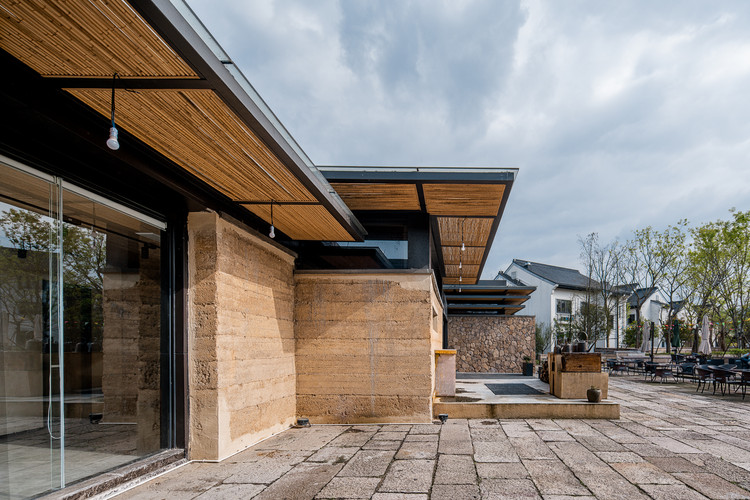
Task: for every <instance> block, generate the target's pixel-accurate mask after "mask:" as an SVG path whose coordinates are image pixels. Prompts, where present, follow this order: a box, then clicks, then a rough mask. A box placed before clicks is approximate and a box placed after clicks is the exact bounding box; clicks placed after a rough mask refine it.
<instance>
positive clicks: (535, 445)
mask: <svg viewBox="0 0 750 500" xmlns="http://www.w3.org/2000/svg"><path fill="white" fill-rule="evenodd" d="M508 440H509V441H510V444H511V445H512V446H513V448H514V449H515V450H516V453H517V454H518V456H519V457H520V458H528V459H544V458H549V459H552V458H557V457H556V455H555V452H553V451H552V450H551V449H550V447H549V446H547V444H546V443H545V442H544V441H543V440H542V439H541V438H540V437H539V436H537V435H536V434H534V433H530V435H528V436H521V437H511V438H508Z"/></svg>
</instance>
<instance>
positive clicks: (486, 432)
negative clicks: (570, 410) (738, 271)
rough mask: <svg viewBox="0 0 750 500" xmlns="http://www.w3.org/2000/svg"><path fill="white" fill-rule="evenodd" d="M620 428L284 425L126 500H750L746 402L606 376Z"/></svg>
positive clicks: (553, 423)
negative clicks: (616, 404)
mask: <svg viewBox="0 0 750 500" xmlns="http://www.w3.org/2000/svg"><path fill="white" fill-rule="evenodd" d="M610 398H612V399H614V400H616V401H618V402H619V403H620V404H621V418H620V419H619V420H575V419H574V420H556V419H552V420H542V419H525V420H491V419H476V420H466V419H450V420H448V422H447V423H446V424H445V425H438V424H420V425H393V424H391V425H353V426H346V425H331V426H322V425H321V426H315V425H314V426H312V427H310V428H305V429H291V430H288V431H285V432H283V433H281V434H279V435H277V436H274V437H272V438H270V439H267V440H266V441H264V442H262V443H260V444H258V445H256V446H254V447H253V448H251V449H248V450H246V451H243V452H241V453H239V454H237V455H235V456H233V457H231V458H229V459H227V460H225V461H223V462H221V463H195V462H194V463H190V464H187V465H185V466H182V467H180V468H178V469H176V470H173V471H171V472H169V473H167V474H165V475H163V476H160V477H158V478H156V479H154V480H152V481H151V482H149V483H146V484H143V485H141V486H139V487H137V488H134V489H131V490H129V491H127V492H125V493H123V494H121V495H119V496H118V497H117V498H118V499H120V500H124V499H157V498H158V499H161V498H169V499H192V498H200V499H210V498H221V499H225V498H256V499H313V498H315V499H329V498H372V499H375V500H396V499H405V500H410V499H414V500H417V499H450V500H461V499H479V498H482V499H505V498H507V499H519V498H544V499H547V500H563V499H570V498H577V499H581V500H583V499H592V498H600V499H627V500H633V499H641V498H643V499H645V498H654V499H679V500H686V499H699V498H711V499H724V498H750V439H748V438H750V398H747V400H746V401H744V402H743V401H742V398H741V396H740V395H731V396H725V397H721V396H713V395H711V394H710V393H709V392H707V393H706V394H703V395H701V394H697V395H696V394H695V385H692V384H689V383H686V384H654V383H648V382H643V381H642V379H641V378H639V377H613V378H612V379H611V380H610Z"/></svg>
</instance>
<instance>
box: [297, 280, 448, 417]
mask: <svg viewBox="0 0 750 500" xmlns="http://www.w3.org/2000/svg"><path fill="white" fill-rule="evenodd" d="M295 278H296V306H295V330H296V339H297V344H296V352H297V357H296V365H297V413H298V415H299V416H301V417H308V418H309V419H310V421H311V422H312V423H363V422H430V421H431V420H432V393H433V389H434V384H435V383H434V364H435V362H434V358H435V355H434V350H435V349H439V348H440V344H441V338H442V326H443V325H442V321H441V318H442V314H443V310H442V306H441V304H440V300H439V297H438V295H437V291H436V288H435V280H434V278H433V276H432V274H431V273H430V272H429V271H418V272H411V273H409V272H405V273H378V272H372V273H347V272H336V271H329V272H298V273H296V275H295Z"/></svg>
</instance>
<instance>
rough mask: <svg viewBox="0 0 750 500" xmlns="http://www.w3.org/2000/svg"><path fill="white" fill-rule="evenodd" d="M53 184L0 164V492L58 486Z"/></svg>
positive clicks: (30, 492)
mask: <svg viewBox="0 0 750 500" xmlns="http://www.w3.org/2000/svg"><path fill="white" fill-rule="evenodd" d="M59 196H60V189H59V186H58V185H57V184H56V183H55V181H54V179H52V178H49V179H45V178H43V177H40V176H35V175H31V174H29V173H26V172H22V171H19V170H15V169H12V168H9V167H7V166H4V165H1V164H0V372H2V373H1V378H2V383H0V498H26V497H29V496H34V495H38V494H40V493H43V492H45V491H48V490H50V489H55V488H59V487H60V485H61V484H63V481H64V478H63V469H62V467H61V463H62V453H63V449H62V444H63V442H62V439H61V438H62V435H63V428H62V421H61V419H60V414H61V412H60V407H61V404H62V399H61V397H60V370H59V349H60V343H59V342H60V337H59V335H58V331H59V329H58V322H59V315H58V307H57V306H58V300H57V297H58V294H59V285H60V283H59V269H60V259H59V254H60V253H59V245H58V236H59V229H60V226H59V223H58V221H59V214H58V212H57V207H58V206H59Z"/></svg>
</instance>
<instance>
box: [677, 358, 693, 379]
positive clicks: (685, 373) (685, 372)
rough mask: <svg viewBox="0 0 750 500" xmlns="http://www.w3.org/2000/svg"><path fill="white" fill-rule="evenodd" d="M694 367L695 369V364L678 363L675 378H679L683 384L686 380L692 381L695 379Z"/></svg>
mask: <svg viewBox="0 0 750 500" xmlns="http://www.w3.org/2000/svg"><path fill="white" fill-rule="evenodd" d="M695 367H696V364H695V363H688V362H685V363H680V364H679V365H677V372H676V374H675V375H676V377H677V378H681V379H682V381H683V382H684V381H685V379H687V378H689V379H690V380H694V379H695Z"/></svg>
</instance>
